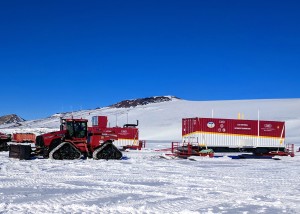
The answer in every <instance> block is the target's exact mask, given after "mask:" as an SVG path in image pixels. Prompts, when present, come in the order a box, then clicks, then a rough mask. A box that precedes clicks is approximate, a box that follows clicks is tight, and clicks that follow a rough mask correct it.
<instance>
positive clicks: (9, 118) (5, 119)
mask: <svg viewBox="0 0 300 214" xmlns="http://www.w3.org/2000/svg"><path fill="white" fill-rule="evenodd" d="M23 121H25V120H24V119H23V118H21V117H19V116H18V115H16V114H9V115H4V116H1V117H0V125H3V124H11V123H19V122H23Z"/></svg>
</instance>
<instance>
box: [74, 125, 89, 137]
mask: <svg viewBox="0 0 300 214" xmlns="http://www.w3.org/2000/svg"><path fill="white" fill-rule="evenodd" d="M86 135H87V123H86V122H75V123H74V137H76V138H85V137H86Z"/></svg>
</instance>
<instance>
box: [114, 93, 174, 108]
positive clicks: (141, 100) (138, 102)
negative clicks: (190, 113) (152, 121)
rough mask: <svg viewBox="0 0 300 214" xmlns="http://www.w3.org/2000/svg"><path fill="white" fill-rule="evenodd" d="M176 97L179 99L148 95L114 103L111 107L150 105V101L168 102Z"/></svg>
mask: <svg viewBox="0 0 300 214" xmlns="http://www.w3.org/2000/svg"><path fill="white" fill-rule="evenodd" d="M174 99H179V98H177V97H174V96H157V97H146V98H139V99H133V100H124V101H121V102H119V103H116V104H113V105H111V106H109V107H112V108H130V107H136V106H142V105H148V104H150V103H161V102H168V101H172V100H174Z"/></svg>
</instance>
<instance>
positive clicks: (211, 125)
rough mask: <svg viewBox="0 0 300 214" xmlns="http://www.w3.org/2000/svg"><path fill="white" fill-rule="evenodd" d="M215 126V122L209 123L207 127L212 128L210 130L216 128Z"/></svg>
mask: <svg viewBox="0 0 300 214" xmlns="http://www.w3.org/2000/svg"><path fill="white" fill-rule="evenodd" d="M215 126H216V125H215V123H214V122H208V123H207V127H208V128H210V129H212V128H214V127H215Z"/></svg>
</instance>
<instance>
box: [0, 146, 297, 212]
mask: <svg viewBox="0 0 300 214" xmlns="http://www.w3.org/2000/svg"><path fill="white" fill-rule="evenodd" d="M170 145H171V144H170V142H163V141H161V142H156V141H152V142H148V144H147V148H146V149H144V150H142V151H129V152H123V155H124V156H126V157H127V158H128V159H127V160H119V161H116V160H109V161H104V160H91V159H88V160H72V161H68V160H66V161H58V160H57V161H55V160H50V159H34V160H27V161H25V160H24V161H23V160H21V161H20V160H16V159H11V158H8V152H1V153H0V213H26V214H29V213H300V170H299V169H300V153H297V154H296V157H294V158H291V157H284V158H282V160H250V159H247V160H233V159H230V158H228V157H222V158H197V159H196V161H191V160H184V159H174V160H166V159H162V158H159V156H160V155H161V154H162V152H156V151H155V149H160V148H167V147H170ZM299 146H300V144H298V145H297V146H296V148H298V147H299Z"/></svg>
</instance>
